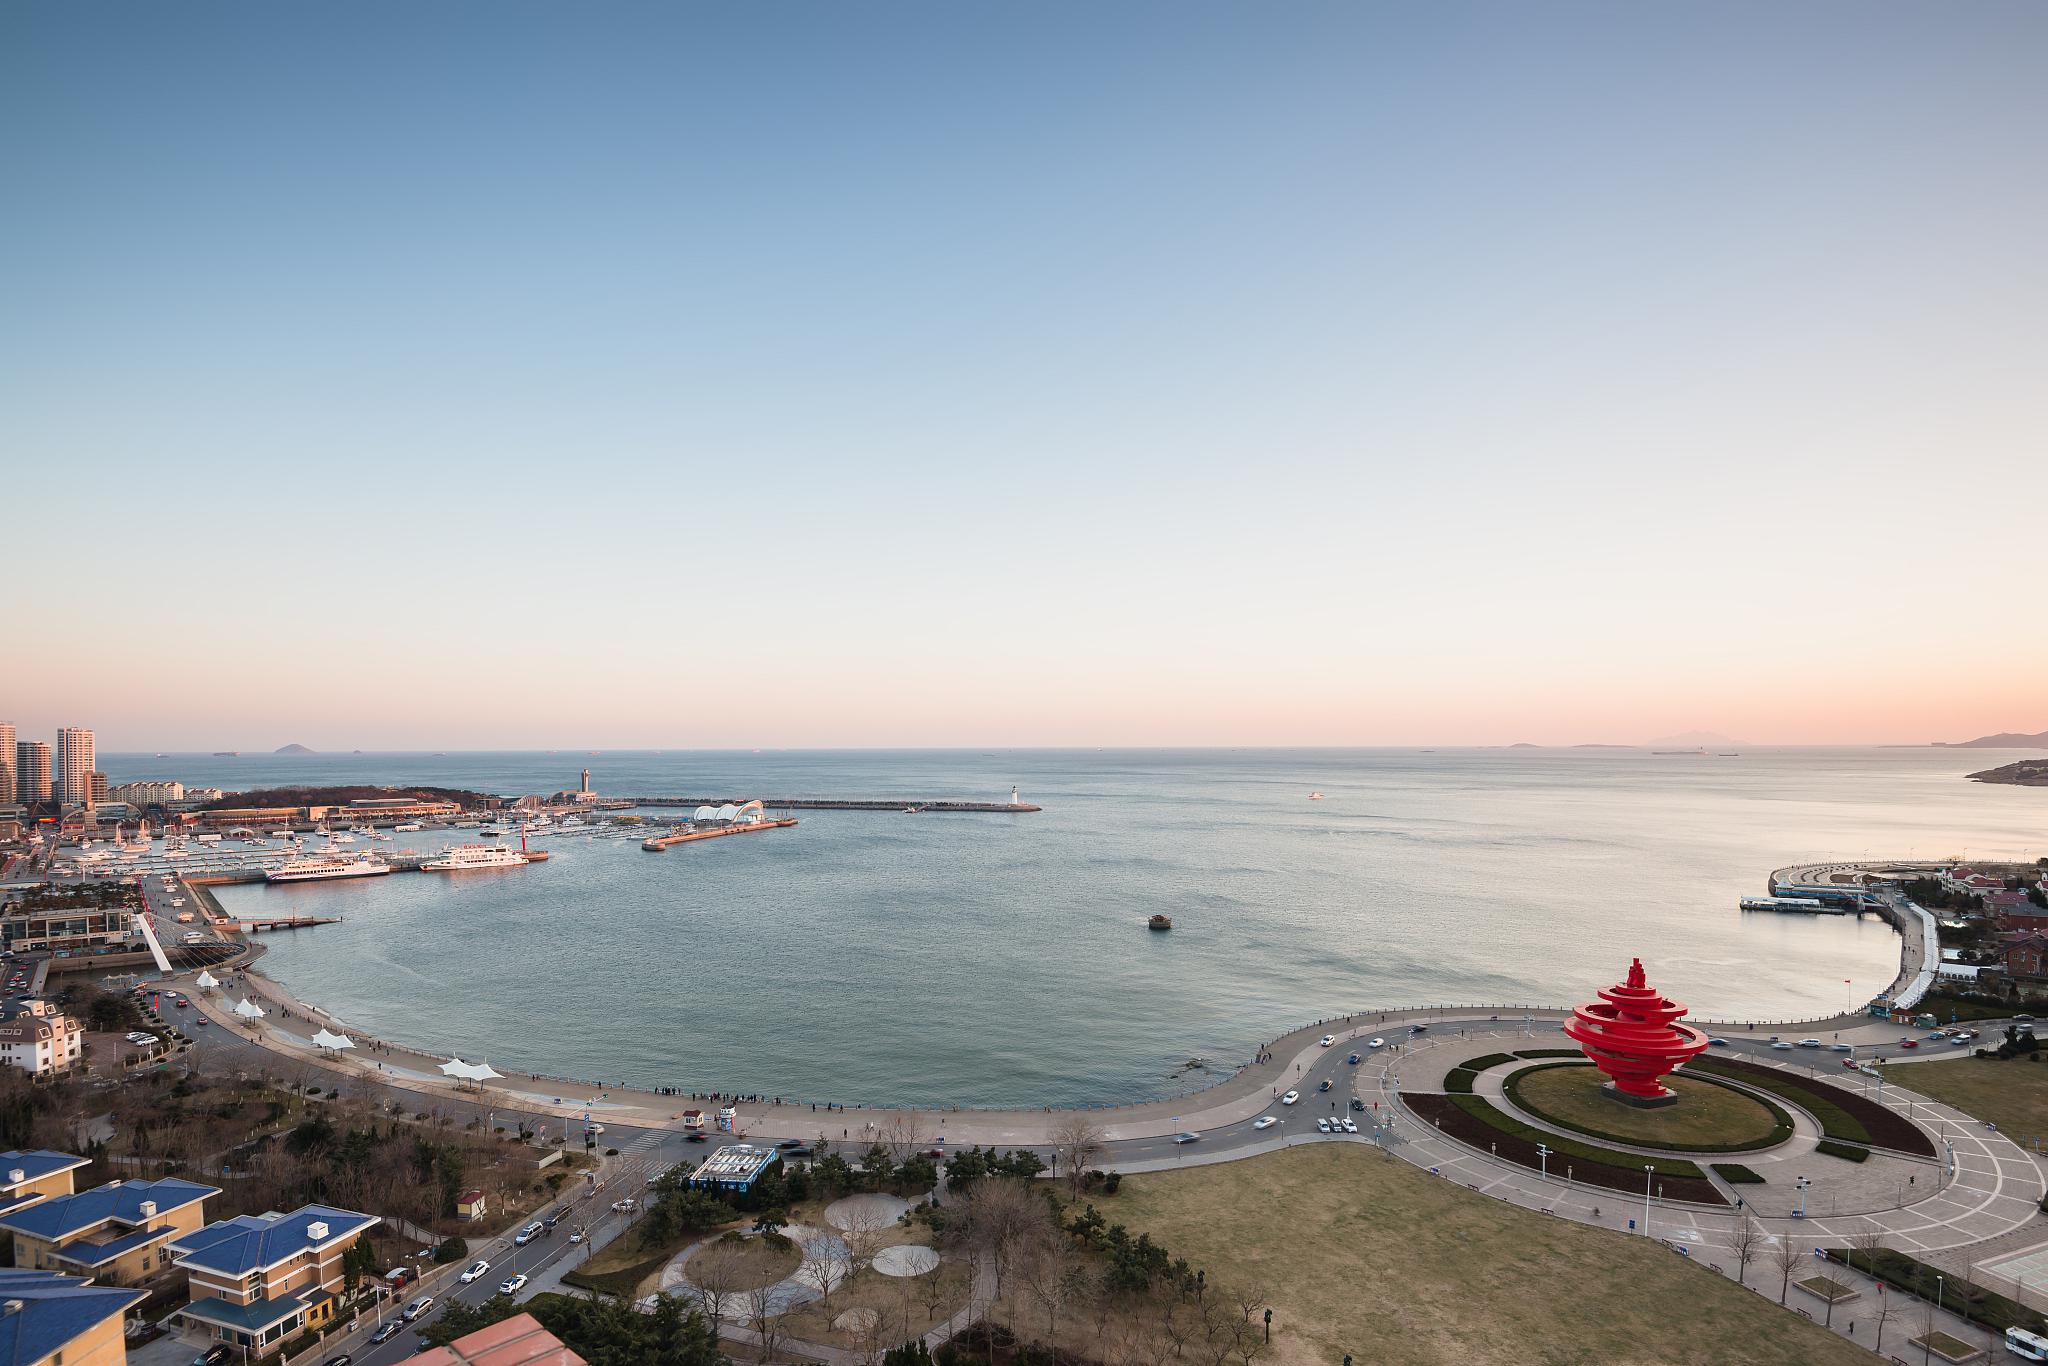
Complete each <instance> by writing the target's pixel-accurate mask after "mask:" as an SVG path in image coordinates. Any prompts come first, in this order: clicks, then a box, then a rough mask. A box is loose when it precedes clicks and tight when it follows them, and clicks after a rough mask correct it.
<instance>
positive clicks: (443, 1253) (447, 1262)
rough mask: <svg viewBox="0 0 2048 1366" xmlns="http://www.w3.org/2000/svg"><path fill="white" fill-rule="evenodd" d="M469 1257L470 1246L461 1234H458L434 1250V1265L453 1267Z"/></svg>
mask: <svg viewBox="0 0 2048 1366" xmlns="http://www.w3.org/2000/svg"><path fill="white" fill-rule="evenodd" d="M468 1255H469V1244H468V1243H467V1242H465V1241H464V1240H463V1238H462V1236H461V1235H460V1234H457V1235H456V1236H454V1237H452V1238H450V1239H449V1240H448V1241H447V1242H445V1243H443V1244H441V1246H439V1247H437V1248H435V1249H434V1264H435V1265H436V1266H452V1265H453V1264H455V1263H456V1262H459V1261H461V1260H462V1259H463V1258H465V1257H467V1256H468Z"/></svg>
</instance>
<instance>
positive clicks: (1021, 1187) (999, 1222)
mask: <svg viewBox="0 0 2048 1366" xmlns="http://www.w3.org/2000/svg"><path fill="white" fill-rule="evenodd" d="M1051 1218H1052V1216H1051V1213H1050V1211H1048V1210H1047V1209H1046V1205H1045V1202H1044V1201H1043V1200H1041V1199H1039V1198H1038V1197H1037V1196H1036V1195H1034V1194H1033V1193H1032V1191H1031V1189H1030V1188H1029V1187H1028V1186H1026V1185H1025V1184H1024V1183H1023V1182H1022V1181H1017V1180H1014V1179H1010V1178H1005V1177H993V1176H991V1177H984V1178H983V1179H982V1180H979V1181H977V1182H975V1183H974V1184H973V1185H972V1186H971V1187H969V1188H968V1190H967V1193H966V1195H965V1196H963V1197H962V1198H961V1199H960V1201H959V1208H958V1210H957V1211H956V1217H955V1218H954V1220H953V1221H952V1222H950V1223H948V1224H947V1226H946V1232H947V1235H948V1236H949V1237H950V1238H952V1239H953V1240H954V1241H956V1242H957V1243H958V1244H959V1245H960V1246H961V1247H962V1248H964V1249H965V1250H966V1251H967V1253H968V1255H969V1256H970V1257H971V1258H973V1259H974V1260H976V1261H979V1262H981V1263H983V1264H984V1265H986V1266H987V1267H988V1269H989V1276H990V1292H991V1293H992V1294H993V1295H995V1296H996V1297H998V1298H1000V1297H1001V1295H1002V1293H1003V1268H1004V1267H1005V1265H1007V1264H1008V1262H1009V1259H1010V1256H1011V1254H1012V1253H1013V1252H1014V1251H1015V1250H1016V1249H1017V1248H1018V1246H1019V1245H1020V1244H1021V1243H1023V1242H1024V1240H1025V1239H1026V1237H1027V1235H1029V1234H1031V1233H1033V1232H1034V1231H1040V1230H1043V1229H1044V1228H1045V1227H1046V1226H1047V1225H1048V1224H1049V1223H1050V1222H1051Z"/></svg>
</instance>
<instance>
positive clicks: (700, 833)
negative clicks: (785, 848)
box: [640, 819, 796, 854]
mask: <svg viewBox="0 0 2048 1366" xmlns="http://www.w3.org/2000/svg"><path fill="white" fill-rule="evenodd" d="M795 824H796V821H795V820H794V819H790V820H780V821H743V822H741V823H739V824H737V825H714V826H710V827H708V828H706V829H701V830H700V829H698V828H696V827H695V826H680V825H679V826H677V827H676V828H675V829H673V830H671V831H669V832H668V833H667V834H666V835H655V836H653V837H651V838H649V839H644V840H642V841H640V847H641V848H642V849H645V850H647V851H648V852H650V853H655V854H659V853H660V852H662V851H663V850H664V849H667V848H668V847H669V846H670V845H672V844H688V843H689V842H690V841H692V840H715V839H722V838H724V837H725V836H727V835H752V834H755V833H757V832H758V831H762V830H781V829H784V828H785V827H788V826H792V825H795Z"/></svg>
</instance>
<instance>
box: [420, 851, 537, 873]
mask: <svg viewBox="0 0 2048 1366" xmlns="http://www.w3.org/2000/svg"><path fill="white" fill-rule="evenodd" d="M525 866H526V855H524V854H522V853H520V852H519V851H518V850H517V849H507V848H505V847H504V846H502V845H495V844H458V845H455V846H454V847H453V848H450V849H446V850H443V851H442V853H441V856H440V857H439V858H434V859H429V860H427V861H426V862H425V863H422V864H421V865H420V867H421V868H422V869H424V870H426V871H427V872H429V873H467V872H474V871H476V870H478V869H483V868H523V867H525Z"/></svg>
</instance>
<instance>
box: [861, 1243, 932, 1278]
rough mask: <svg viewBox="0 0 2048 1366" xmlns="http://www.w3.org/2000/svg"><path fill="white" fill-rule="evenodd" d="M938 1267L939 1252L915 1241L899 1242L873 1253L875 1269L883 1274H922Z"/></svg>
mask: <svg viewBox="0 0 2048 1366" xmlns="http://www.w3.org/2000/svg"><path fill="white" fill-rule="evenodd" d="M938 1269H939V1254H938V1253H936V1252H934V1251H932V1250H931V1249H930V1248H928V1247H920V1246H918V1245H917V1244H916V1243H899V1244H898V1245H897V1246H895V1247H885V1248H883V1249H882V1250H881V1251H880V1252H877V1253H876V1254H875V1270H877V1271H879V1272H881V1273H882V1274H883V1275H884V1276H922V1275H924V1274H926V1273H927V1272H932V1271H937V1270H938Z"/></svg>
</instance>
